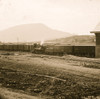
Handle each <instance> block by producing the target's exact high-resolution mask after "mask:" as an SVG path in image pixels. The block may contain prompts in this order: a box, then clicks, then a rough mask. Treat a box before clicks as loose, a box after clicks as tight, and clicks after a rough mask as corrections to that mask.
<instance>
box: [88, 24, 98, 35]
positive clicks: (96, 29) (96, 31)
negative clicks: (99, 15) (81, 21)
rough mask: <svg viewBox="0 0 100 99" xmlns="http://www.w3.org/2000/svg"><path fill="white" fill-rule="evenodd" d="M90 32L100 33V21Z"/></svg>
mask: <svg viewBox="0 0 100 99" xmlns="http://www.w3.org/2000/svg"><path fill="white" fill-rule="evenodd" d="M90 33H100V23H99V24H97V26H96V27H95V29H94V30H93V31H90Z"/></svg>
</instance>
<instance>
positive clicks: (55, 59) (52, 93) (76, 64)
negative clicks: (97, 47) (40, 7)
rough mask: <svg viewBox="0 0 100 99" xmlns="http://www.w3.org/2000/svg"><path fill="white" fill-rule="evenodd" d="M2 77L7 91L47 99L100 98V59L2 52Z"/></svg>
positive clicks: (0, 58) (2, 82)
mask: <svg viewBox="0 0 100 99" xmlns="http://www.w3.org/2000/svg"><path fill="white" fill-rule="evenodd" d="M0 75H1V78H0V79H1V80H0V83H1V84H2V86H3V87H7V88H12V89H17V90H23V91H24V92H26V93H27V94H31V95H35V96H41V97H43V98H44V99H45V98H47V99H81V98H88V99H89V98H92V99H95V98H98V99H99V98H100V97H99V96H100V59H90V58H80V57H75V56H70V55H67V56H63V57H59V56H50V55H38V54H37V55H36V54H31V53H24V52H5V51H2V52H0ZM23 99H24V98H23ZM29 99H31V98H29Z"/></svg>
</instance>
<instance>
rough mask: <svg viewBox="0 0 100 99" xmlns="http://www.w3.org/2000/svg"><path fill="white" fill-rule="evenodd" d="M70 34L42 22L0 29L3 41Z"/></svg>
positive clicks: (59, 36) (53, 37)
mask: <svg viewBox="0 0 100 99" xmlns="http://www.w3.org/2000/svg"><path fill="white" fill-rule="evenodd" d="M71 35H72V34H70V33H67V32H62V31H59V30H55V29H51V28H49V27H48V26H46V25H44V24H42V23H35V24H21V25H17V26H14V27H10V28H8V29H5V30H2V31H0V39H1V40H2V39H6V40H5V41H12V42H13V41H17V39H19V41H36V40H48V39H56V38H61V37H69V36H71Z"/></svg>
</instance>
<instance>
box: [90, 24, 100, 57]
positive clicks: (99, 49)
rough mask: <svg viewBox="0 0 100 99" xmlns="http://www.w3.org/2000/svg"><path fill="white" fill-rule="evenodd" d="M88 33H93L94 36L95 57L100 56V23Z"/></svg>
mask: <svg viewBox="0 0 100 99" xmlns="http://www.w3.org/2000/svg"><path fill="white" fill-rule="evenodd" d="M90 33H95V36H96V47H95V57H96V58H100V23H99V24H98V25H97V26H96V28H95V29H94V30H93V31H91V32H90Z"/></svg>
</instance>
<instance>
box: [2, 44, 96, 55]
mask: <svg viewBox="0 0 100 99" xmlns="http://www.w3.org/2000/svg"><path fill="white" fill-rule="evenodd" d="M0 50H7V51H28V52H32V53H36V54H49V55H64V54H70V55H76V56H85V57H95V46H63V45H51V46H50V45H47V46H44V45H40V44H33V45H8V44H6V45H5V44H3V45H0Z"/></svg>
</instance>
